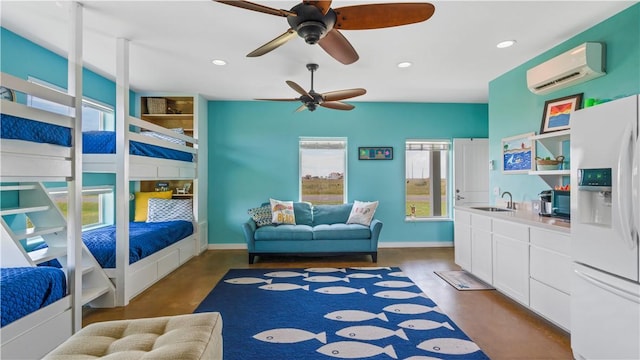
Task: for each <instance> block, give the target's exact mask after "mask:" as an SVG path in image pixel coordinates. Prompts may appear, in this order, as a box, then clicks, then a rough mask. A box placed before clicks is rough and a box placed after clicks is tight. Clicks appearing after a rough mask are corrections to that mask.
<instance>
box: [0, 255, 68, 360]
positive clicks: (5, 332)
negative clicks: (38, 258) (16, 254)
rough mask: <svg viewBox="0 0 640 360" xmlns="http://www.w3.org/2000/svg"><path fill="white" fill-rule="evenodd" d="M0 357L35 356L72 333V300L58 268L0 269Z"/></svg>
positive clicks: (18, 357)
mask: <svg viewBox="0 0 640 360" xmlns="http://www.w3.org/2000/svg"><path fill="white" fill-rule="evenodd" d="M0 273H1V276H0V278H1V280H0V296H1V299H0V301H1V303H2V315H1V317H2V328H0V339H2V345H1V346H0V358H4V359H36V358H40V357H42V356H44V355H45V354H46V353H48V352H49V351H51V350H52V349H53V348H55V347H56V346H58V345H59V344H61V343H62V342H64V340H66V339H67V338H68V337H69V336H71V334H72V309H71V306H72V301H71V296H68V295H67V282H66V276H65V274H64V272H63V271H62V270H60V269H57V268H53V267H48V266H38V267H20V268H2V269H0Z"/></svg>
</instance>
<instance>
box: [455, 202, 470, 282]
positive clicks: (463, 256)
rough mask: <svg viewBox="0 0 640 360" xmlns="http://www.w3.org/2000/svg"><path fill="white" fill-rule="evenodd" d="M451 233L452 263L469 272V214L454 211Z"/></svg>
mask: <svg viewBox="0 0 640 360" xmlns="http://www.w3.org/2000/svg"><path fill="white" fill-rule="evenodd" d="M453 231H454V233H453V246H454V261H455V263H456V264H458V266H460V267H461V268H463V269H465V270H467V271H471V214H470V213H468V212H466V211H460V210H455V211H454V226H453Z"/></svg>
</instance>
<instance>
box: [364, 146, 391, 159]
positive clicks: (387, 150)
mask: <svg viewBox="0 0 640 360" xmlns="http://www.w3.org/2000/svg"><path fill="white" fill-rule="evenodd" d="M358 160H393V147H391V146H371V147H358Z"/></svg>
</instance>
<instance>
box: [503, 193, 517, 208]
mask: <svg viewBox="0 0 640 360" xmlns="http://www.w3.org/2000/svg"><path fill="white" fill-rule="evenodd" d="M505 195H509V202H508V203H507V209H513V210H515V209H516V207H515V204H514V203H513V196H512V195H511V193H510V192H508V191H505V192H503V193H502V198H503V199H504V196H505Z"/></svg>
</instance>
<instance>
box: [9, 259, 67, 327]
mask: <svg viewBox="0 0 640 360" xmlns="http://www.w3.org/2000/svg"><path fill="white" fill-rule="evenodd" d="M66 293H67V282H66V278H65V275H64V272H63V271H62V270H60V269H56V268H53V267H48V266H38V267H19V268H1V269H0V303H2V311H1V313H2V316H1V317H2V326H3V327H4V326H5V325H7V324H10V323H12V322H13V321H15V320H18V319H20V318H22V317H24V316H26V315H29V314H30V313H32V312H34V311H36V310H38V309H40V308H43V307H45V306H47V305H49V304H52V303H54V302H56V301H58V300H60V299H62V298H63V297H64V296H65V295H66Z"/></svg>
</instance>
